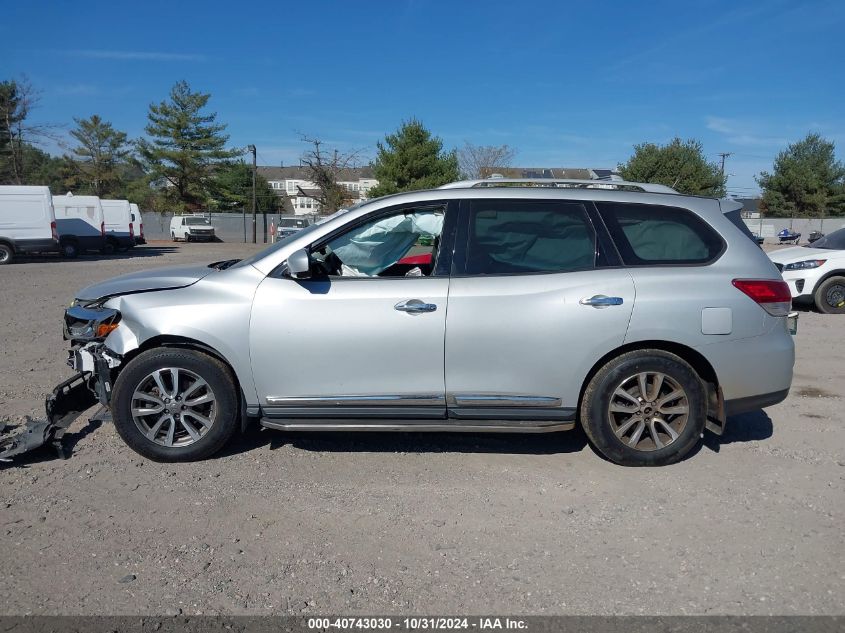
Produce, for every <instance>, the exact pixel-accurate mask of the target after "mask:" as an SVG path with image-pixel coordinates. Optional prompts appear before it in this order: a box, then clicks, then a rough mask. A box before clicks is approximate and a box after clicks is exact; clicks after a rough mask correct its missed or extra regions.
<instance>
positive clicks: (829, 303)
mask: <svg viewBox="0 0 845 633" xmlns="http://www.w3.org/2000/svg"><path fill="white" fill-rule="evenodd" d="M814 299H815V303H816V308H818V310H819V312H824V313H825V314H845V277H831V278H830V279H825V280H824V281H823V282H822V283H821V284H819V287H818V288H817V289H816V294H815V297H814Z"/></svg>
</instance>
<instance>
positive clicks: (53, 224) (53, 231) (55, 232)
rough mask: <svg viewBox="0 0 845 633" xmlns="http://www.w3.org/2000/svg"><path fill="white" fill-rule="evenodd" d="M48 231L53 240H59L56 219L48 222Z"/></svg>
mask: <svg viewBox="0 0 845 633" xmlns="http://www.w3.org/2000/svg"><path fill="white" fill-rule="evenodd" d="M50 233H51V234H52V235H53V240H54V241H56V242H58V241H59V232H58V230H56V221H55V220H53V221H52V222H50Z"/></svg>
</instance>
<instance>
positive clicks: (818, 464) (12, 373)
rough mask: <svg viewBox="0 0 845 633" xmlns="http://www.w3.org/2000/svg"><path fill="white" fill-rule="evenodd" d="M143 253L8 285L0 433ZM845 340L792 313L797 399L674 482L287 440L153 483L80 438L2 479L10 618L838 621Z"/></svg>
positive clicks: (344, 441) (516, 452) (443, 441)
mask: <svg viewBox="0 0 845 633" xmlns="http://www.w3.org/2000/svg"><path fill="white" fill-rule="evenodd" d="M253 250H254V248H253V247H247V246H243V245H239V244H184V245H178V246H177V245H174V244H170V243H157V244H152V245H148V246H145V247H140V248H138V249H136V251H135V252H134V253H133V254H132V255H131V256H118V257H115V258H111V259H100V258H94V257H87V258H82V259H80V260H77V261H60V260H46V259H45V260H32V261H25V262H21V263H17V264H13V265H10V266H4V267H0V327H1V328H2V338H0V412H2V414H0V418H5V419H8V420H11V421H12V422H17V421H20V419H21V416H23V415H33V416H41V415H43V399H44V396H45V394H46V393H47V392H49V391H50V390H51V389H52V387H53V386H54V385H55V384H56V383H57V382H59V381H60V380H62V379H63V378H66V377H68V376H70V375H71V370H70V368H69V367H67V366H66V365H65V357H66V353H65V350H66V344H65V342H64V341H62V335H61V316H62V309H63V308H64V306H66V305H67V303H68V302H69V301H70V300H71V299H72V298H73V296H74V292H75V291H76V290H77V289H79V288H80V287H82V286H85V285H88V284H89V283H93V282H95V281H98V280H102V279H105V278H108V277H112V276H114V275H117V274H121V273H125V272H130V271H134V270H139V269H142V268H145V267H153V266H162V265H176V264H183V263H184V264H187V263H192V262H202V261H215V260H220V259H226V258H231V257H238V256H243V255H244V254H246V253H249V252H252V251H253ZM843 341H845V318H838V317H835V316H824V315H820V314H816V313H812V312H803V313H802V314H801V319H800V329H799V333H798V335H797V337H796V343H797V348H798V360H797V365H796V368H795V381H794V384H793V389H792V392H791V395H790V396H789V398H788V399H787V400H786V401H785V402H784V403H782V404H780V405H778V406H775V407H772V408H770V409H767V410H766V411H765V412H763V411H759V412H755V413H752V414H747V415H743V416H738V417H734V418H731V419H730V420H729V423H728V430H727V434H726V435H725V436H724V437H722V438H721V439H716V438H714V437H708V438H707V439H706V440H705V443H704V445H703V446H702V447H701V449H700V450H698V451H696V452H695V454H693V455H692V456H690V457H689V458H688V459H686V460H685V461H683V462H682V463H680V464H677V465H674V466H670V467H665V468H657V469H625V468H621V467H617V466H614V465H612V464H610V463H608V462H606V461H604V460H602V459H600V458H599V457H598V456H597V455H596V454H595V453H594V452H593V451H592V450H591V449H590V447H589V446H588V445H587V443H586V440H585V437H584V435H583V433H582V432H581V431H573V432H569V433H560V434H555V435H539V436H537V435H534V436H518V435H501V436H493V435H484V436H478V435H476V436H473V435H447V434H442V435H424V434H397V435H391V434H360V435H354V434H340V433H338V434H326V435H317V434H314V435H308V434H298V435H292V434H284V433H280V432H271V431H260V430H258V429H252V430H251V431H250V432H248V433H247V434H246V435H245V436H242V437H240V438H239V439H238V441H236V442H235V443H234V444H233V445H232V446H230V447H229V448H228V449H227V450H226V451H225V452H224V454H222V455H219V456H218V457H217V458H215V459H211V460H208V461H205V462H201V463H194V464H180V465H165V464H156V463H153V462H150V461H147V460H145V459H143V458H141V457H140V456H138V455H136V454H135V453H133V452H132V451H130V450H129V449H128V448H127V447H126V446H125V445H124V444H123V443H122V441H120V439H119V438H118V437H117V435H116V434H115V432H114V430H113V428H111V426H110V425H104V426H102V427H101V428H98V429H94V430H92V429H90V428H88V427H86V418H83V419H80V420H79V421H77V422H76V423H75V424H74V426H73V427H72V428H71V431H72V432H71V433H70V434H69V435H68V436H67V440H66V441H67V444H68V445H70V446H72V449H73V455H72V456H71V458H70V459H69V460H67V461H60V460H57V459H55V458H54V457H53V456H52V454H51V453H50V452H49V451H46V450H45V451H43V452H40V453H38V454H35V455H32V456H30V457H28V458H27V459H22V460H18V461H17V462H16V463H14V464H12V465H7V466H5V467H0V484H2V489H0V524H2V525H1V526H0V527H2V530H3V534H2V541H0V595H2V601H0V614H5V615H11V614H30V613H34V614H176V613H185V614H195V613H203V614H210V613H225V614H235V613H249V614H262V613H293V614H324V613H342V614H352V613H385V614H386V613H391V614H398V613H417V614H421V613H427V614H456V613H475V614H479V613H489V612H496V613H508V614H640V613H646V614H770V613H773V614H842V613H845V529H843V526H845V450H843V449H845V428H843V419H845V417H844V416H843V415H842V413H843V405H844V404H845V401H843V398H842V394H843V391H845V361H843V355H842V352H843Z"/></svg>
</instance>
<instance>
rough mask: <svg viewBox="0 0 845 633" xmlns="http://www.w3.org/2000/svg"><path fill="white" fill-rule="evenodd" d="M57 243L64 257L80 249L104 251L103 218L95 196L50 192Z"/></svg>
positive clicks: (104, 233)
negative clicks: (57, 235) (51, 193)
mask: <svg viewBox="0 0 845 633" xmlns="http://www.w3.org/2000/svg"><path fill="white" fill-rule="evenodd" d="M53 208H54V209H55V210H56V228H57V229H58V233H59V246H60V247H61V250H62V255H64V256H65V257H76V256H77V255H79V253H80V252H85V251H105V250H107V249H106V221H105V216H104V215H103V205H101V204H100V199H99V198H98V197H97V196H75V195H73V194H72V193H68V194H67V195H64V196H53Z"/></svg>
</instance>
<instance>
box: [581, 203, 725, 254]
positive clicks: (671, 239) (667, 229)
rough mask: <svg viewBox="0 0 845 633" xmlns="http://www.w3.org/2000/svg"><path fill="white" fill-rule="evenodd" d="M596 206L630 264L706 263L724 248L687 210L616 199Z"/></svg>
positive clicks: (700, 220) (715, 234)
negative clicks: (628, 202) (627, 202)
mask: <svg viewBox="0 0 845 633" xmlns="http://www.w3.org/2000/svg"><path fill="white" fill-rule="evenodd" d="M596 206H597V207H598V209H599V212H600V213H601V215H602V218H603V219H604V221H605V224H606V225H607V228H608V230H609V231H610V234H611V236H612V237H613V241H614V242H616V247H617V248H618V249H619V253H620V255H621V256H622V261H623V262H624V263H625V264H626V265H628V266H648V265H660V264H665V265H671V264H706V263H709V262H711V261H713V260H715V259H716V258H717V257H718V256H719V254H721V252H722V249H723V248H724V242H723V241H722V238H720V237H719V235H718V234H717V233H716V232H715V231H714V230H713V229H712V228H711V227H710V226H709V225H708V224H707V223H706V222H704V220H702V219H701V218H699V217H698V216H696V215H695V214H694V213H691V212H690V211H687V210H686V209H680V208H677V207H664V206H660V205H648V204H625V203H617V202H598V203H596Z"/></svg>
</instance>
